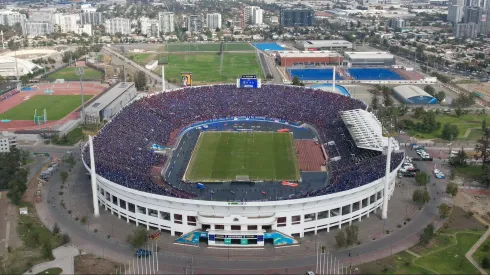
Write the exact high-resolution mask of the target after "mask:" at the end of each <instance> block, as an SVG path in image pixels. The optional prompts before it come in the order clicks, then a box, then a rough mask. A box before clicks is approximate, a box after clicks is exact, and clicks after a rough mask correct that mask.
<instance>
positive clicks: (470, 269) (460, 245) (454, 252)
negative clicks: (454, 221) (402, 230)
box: [414, 233, 481, 274]
mask: <svg viewBox="0 0 490 275" xmlns="http://www.w3.org/2000/svg"><path fill="white" fill-rule="evenodd" d="M480 236H481V234H479V233H476V234H472V233H458V234H456V235H455V237H453V244H451V245H449V246H447V247H446V248H442V249H441V250H439V251H437V250H436V251H437V252H433V253H431V254H427V255H425V256H423V257H421V258H418V259H415V260H414V263H415V264H417V265H420V266H422V267H424V268H429V269H431V270H434V271H436V272H438V273H439V274H476V273H477V270H476V269H475V267H474V266H473V265H472V264H471V263H470V262H469V261H468V260H467V259H466V258H465V254H466V252H468V250H469V249H470V248H471V247H472V246H473V245H474V244H475V243H476V242H477V241H478V239H479V238H480Z"/></svg>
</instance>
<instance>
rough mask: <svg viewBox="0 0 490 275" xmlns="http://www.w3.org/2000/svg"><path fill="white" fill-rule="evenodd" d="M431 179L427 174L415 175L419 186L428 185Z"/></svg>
mask: <svg viewBox="0 0 490 275" xmlns="http://www.w3.org/2000/svg"><path fill="white" fill-rule="evenodd" d="M428 178H429V175H427V173H426V172H417V174H415V181H416V182H417V183H418V184H419V185H423V186H425V185H427V183H428V182H429V180H428Z"/></svg>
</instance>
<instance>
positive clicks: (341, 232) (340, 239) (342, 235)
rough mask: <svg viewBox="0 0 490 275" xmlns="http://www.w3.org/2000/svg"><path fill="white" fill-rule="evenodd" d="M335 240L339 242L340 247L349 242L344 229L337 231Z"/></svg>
mask: <svg viewBox="0 0 490 275" xmlns="http://www.w3.org/2000/svg"><path fill="white" fill-rule="evenodd" d="M335 241H336V242H337V247H338V248H341V247H344V246H345V245H346V244H347V240H346V238H345V233H344V230H339V232H337V235H335Z"/></svg>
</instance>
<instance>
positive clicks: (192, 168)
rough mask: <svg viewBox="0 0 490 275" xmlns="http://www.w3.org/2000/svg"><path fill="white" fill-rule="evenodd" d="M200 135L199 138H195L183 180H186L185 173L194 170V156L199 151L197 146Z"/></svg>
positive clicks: (199, 143)
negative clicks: (194, 144)
mask: <svg viewBox="0 0 490 275" xmlns="http://www.w3.org/2000/svg"><path fill="white" fill-rule="evenodd" d="M201 134H202V133H200V134H199V137H198V138H197V143H196V147H195V148H194V150H193V151H192V154H191V160H190V161H189V165H187V168H186V169H185V172H184V180H187V177H188V175H187V172H192V171H193V170H194V162H195V160H196V155H197V153H196V152H197V151H198V149H199V146H200V145H201V136H202V135H201Z"/></svg>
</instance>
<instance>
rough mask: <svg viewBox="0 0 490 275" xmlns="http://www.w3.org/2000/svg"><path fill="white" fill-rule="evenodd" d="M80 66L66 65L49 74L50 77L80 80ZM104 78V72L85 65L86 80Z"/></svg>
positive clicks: (52, 78) (84, 77) (84, 74)
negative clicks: (78, 71)
mask: <svg viewBox="0 0 490 275" xmlns="http://www.w3.org/2000/svg"><path fill="white" fill-rule="evenodd" d="M77 69H78V67H65V68H63V69H61V70H59V71H57V72H55V73H52V74H50V75H48V79H50V80H56V79H64V80H66V81H76V80H80V76H79V75H77ZM101 78H102V72H99V71H97V70H94V69H92V68H90V67H83V79H85V80H100V79H101Z"/></svg>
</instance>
